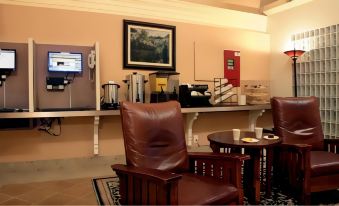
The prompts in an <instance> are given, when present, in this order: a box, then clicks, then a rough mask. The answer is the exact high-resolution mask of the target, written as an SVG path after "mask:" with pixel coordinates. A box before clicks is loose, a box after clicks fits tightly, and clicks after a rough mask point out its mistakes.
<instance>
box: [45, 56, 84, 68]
mask: <svg viewBox="0 0 339 206" xmlns="http://www.w3.org/2000/svg"><path fill="white" fill-rule="evenodd" d="M48 71H49V72H65V73H81V72H82V53H70V52H51V51H50V52H48Z"/></svg>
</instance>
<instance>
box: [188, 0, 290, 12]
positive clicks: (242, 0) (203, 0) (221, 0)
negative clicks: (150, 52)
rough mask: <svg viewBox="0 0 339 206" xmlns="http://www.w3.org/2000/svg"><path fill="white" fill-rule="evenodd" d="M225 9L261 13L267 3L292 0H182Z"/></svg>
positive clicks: (283, 2)
mask: <svg viewBox="0 0 339 206" xmlns="http://www.w3.org/2000/svg"><path fill="white" fill-rule="evenodd" d="M182 1H187V2H192V3H198V4H202V5H208V6H213V7H218V8H224V9H232V10H238V11H244V12H250V13H258V14H261V13H262V11H263V8H264V7H265V6H267V5H273V4H275V5H277V4H279V5H282V4H285V3H287V2H289V1H291V0H182Z"/></svg>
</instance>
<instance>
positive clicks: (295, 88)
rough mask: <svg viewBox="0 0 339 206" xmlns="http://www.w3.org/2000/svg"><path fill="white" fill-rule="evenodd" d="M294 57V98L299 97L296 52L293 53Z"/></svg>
mask: <svg viewBox="0 0 339 206" xmlns="http://www.w3.org/2000/svg"><path fill="white" fill-rule="evenodd" d="M293 52H294V55H293V57H292V59H293V72H294V96H295V97H297V96H298V93H297V58H298V57H296V56H295V50H294V51H293Z"/></svg>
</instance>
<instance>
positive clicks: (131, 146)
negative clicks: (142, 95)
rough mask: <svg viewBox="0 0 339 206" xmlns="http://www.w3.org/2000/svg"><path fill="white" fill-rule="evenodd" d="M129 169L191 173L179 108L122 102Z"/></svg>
mask: <svg viewBox="0 0 339 206" xmlns="http://www.w3.org/2000/svg"><path fill="white" fill-rule="evenodd" d="M120 111H121V118H122V130H123V136H124V143H125V154H126V162H127V165H133V166H136V167H144V168H152V169H159V170H166V171H173V172H182V171H186V170H188V154H187V148H186V142H185V133H184V125H183V118H182V114H181V110H180V104H179V103H178V102H176V101H171V102H165V103H154V104H139V103H130V102H122V103H121V105H120Z"/></svg>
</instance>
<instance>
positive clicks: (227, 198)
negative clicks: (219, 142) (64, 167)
mask: <svg viewBox="0 0 339 206" xmlns="http://www.w3.org/2000/svg"><path fill="white" fill-rule="evenodd" d="M120 106H121V107H120V110H121V117H122V129H123V136H124V143H125V154H126V162H127V165H121V164H117V165H112V168H113V170H114V171H115V172H116V174H117V175H118V177H119V182H120V184H119V185H120V186H119V188H120V195H121V203H122V204H152V205H158V204H166V205H170V204H171V205H172V204H180V205H202V204H232V203H233V204H242V203H243V190H242V186H241V165H242V162H243V161H244V160H245V159H248V158H249V157H248V156H245V155H239V154H238V155H237V154H216V153H188V152H187V148H186V143H185V134H184V124H183V118H182V114H181V110H180V105H179V103H178V102H166V103H158V104H137V103H136V104H135V103H128V102H122V103H121V105H120Z"/></svg>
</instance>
